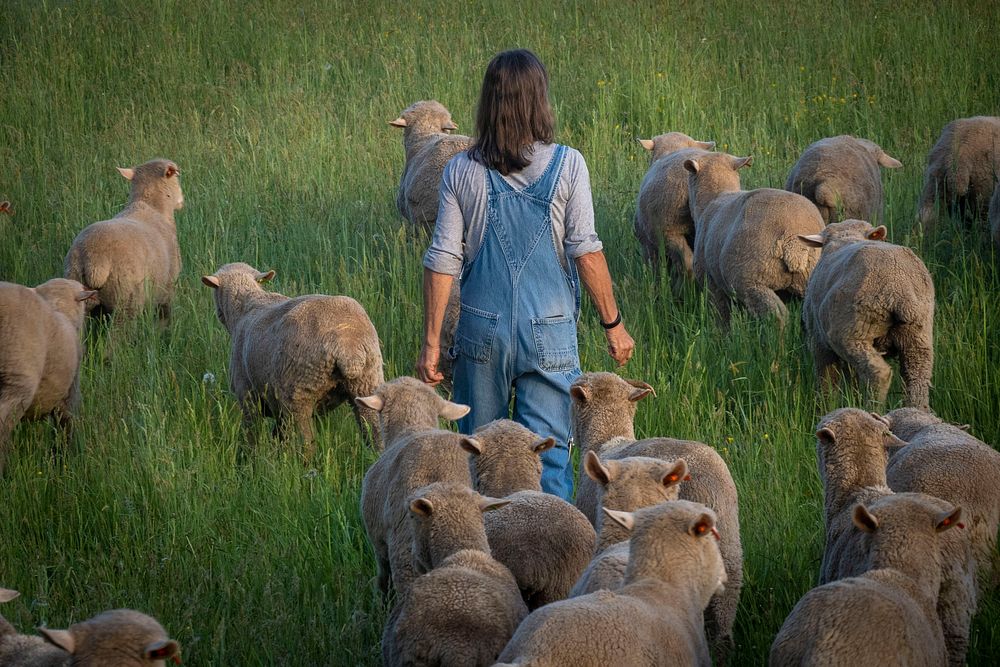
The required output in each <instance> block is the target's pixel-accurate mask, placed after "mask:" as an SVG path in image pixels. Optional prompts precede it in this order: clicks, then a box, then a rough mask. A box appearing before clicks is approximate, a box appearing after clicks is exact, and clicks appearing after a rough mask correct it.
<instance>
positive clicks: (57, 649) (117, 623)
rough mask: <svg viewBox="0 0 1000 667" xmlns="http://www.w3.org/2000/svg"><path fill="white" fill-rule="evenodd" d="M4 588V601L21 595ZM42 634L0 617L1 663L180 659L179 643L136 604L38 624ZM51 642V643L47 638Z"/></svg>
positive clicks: (156, 664)
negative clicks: (67, 622)
mask: <svg viewBox="0 0 1000 667" xmlns="http://www.w3.org/2000/svg"><path fill="white" fill-rule="evenodd" d="M17 595H18V593H17V592H16V591H10V590H6V589H0V602H6V601H7V600H12V599H14V598H15V597H17ZM38 631H39V632H40V633H41V635H42V636H41V637H32V636H27V635H18V634H16V633H15V632H14V628H13V627H11V625H10V624H9V623H7V621H5V620H3V618H2V617H0V664H2V665H4V666H5V667H19V666H23V667H57V666H58V667H69V666H70V665H73V666H74V667H105V666H107V665H115V666H116V667H128V665H143V666H149V667H163V666H164V665H166V661H167V660H171V661H173V662H176V663H177V664H180V661H181V659H180V645H179V644H178V643H177V642H176V641H174V640H173V639H170V637H169V635H167V632H166V630H164V629H163V626H162V625H160V624H159V623H158V622H157V621H156V619H154V618H152V617H151V616H147V615H146V614H143V613H141V612H138V611H133V610H132V609H114V610H112V611H105V612H103V613H100V614H98V615H97V616H94V617H93V618H91V619H89V620H86V621H83V622H81V623H74V624H73V625H71V626H70V627H69V629H68V630H54V629H50V628H39V630H38ZM45 642H48V643H45Z"/></svg>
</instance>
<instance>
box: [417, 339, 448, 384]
mask: <svg viewBox="0 0 1000 667" xmlns="http://www.w3.org/2000/svg"><path fill="white" fill-rule="evenodd" d="M440 358H441V348H440V347H438V346H437V345H428V344H427V343H424V346H423V348H421V350H420V358H419V359H417V367H416V371H417V377H419V378H420V379H421V380H423V381H424V382H426V383H427V384H429V385H431V386H432V387H433V386H434V385H436V384H439V383H440V382H441V381H442V380H444V375H442V374H441V371H439V370H438V361H439V360H440Z"/></svg>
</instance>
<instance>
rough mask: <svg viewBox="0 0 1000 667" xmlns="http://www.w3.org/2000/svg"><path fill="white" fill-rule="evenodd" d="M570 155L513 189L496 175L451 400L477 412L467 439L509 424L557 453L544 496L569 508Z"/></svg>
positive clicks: (572, 365) (465, 276) (473, 267)
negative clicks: (555, 203) (560, 221)
mask: <svg viewBox="0 0 1000 667" xmlns="http://www.w3.org/2000/svg"><path fill="white" fill-rule="evenodd" d="M565 155H566V147H565V146H557V147H556V150H555V154H554V155H553V157H552V160H551V161H550V162H549V164H548V166H547V167H546V169H545V172H544V173H543V174H542V175H541V176H540V177H539V179H538V180H537V181H535V182H534V183H532V184H531V185H529V186H528V187H526V188H525V189H523V190H515V189H514V188H513V187H511V185H510V184H509V183H507V181H506V180H504V178H503V177H502V176H501V175H500V174H499V172H496V171H494V170H492V169H487V170H486V185H487V187H488V192H489V200H488V201H489V203H488V206H487V219H486V230H485V232H484V233H483V243H482V245H481V246H480V249H479V251H478V252H477V254H476V256H475V257H473V258H471V260H470V261H468V262H467V263H466V264H465V266H464V267H463V270H462V278H461V285H462V297H461V305H462V309H461V314H460V316H459V320H458V328H457V330H456V332H455V350H454V353H455V354H457V357H456V359H455V364H454V369H453V376H454V377H453V379H454V397H453V398H454V400H455V401H456V402H458V403H464V404H466V405H469V406H471V408H472V410H471V412H469V414H468V415H466V416H465V417H464V418H463V419H461V420H460V421H459V424H458V425H459V430H460V431H461V432H462V433H465V434H470V433H472V432H473V431H474V430H475V429H477V428H479V427H480V426H482V425H483V424H486V423H488V422H490V421H493V420H494V419H502V418H508V417H510V400H511V394H512V392H513V397H514V412H513V419H514V420H515V421H517V422H518V423H520V424H522V425H524V426H525V427H527V428H529V429H531V430H532V431H534V432H535V433H537V434H538V435H540V436H541V437H543V438H545V437H549V436H551V437H553V438H555V440H556V446H555V447H553V448H552V449H550V450H548V451H546V452H544V453H543V454H542V489H543V490H545V491H546V492H548V493H552V494H555V495H557V496H560V497H562V498H564V499H567V500H569V499H570V497H571V495H572V491H573V466H572V464H571V462H570V460H569V445H568V443H569V438H570V397H569V386H570V383H572V382H573V380H574V379H575V378H576V377H577V376H578V375H580V359H579V354H578V350H577V340H576V320H577V317H578V316H579V305H580V288H579V281H578V279H577V275H576V265H575V264H574V263H573V261H572V260H571V259H569V258H567V261H566V264H567V268H566V269H564V268H563V266H562V262H561V261H560V259H559V255H558V253H557V252H556V248H555V245H554V243H553V238H552V219H551V205H552V197H553V196H554V194H555V190H556V185H557V183H558V182H559V176H560V173H561V172H562V166H563V162H564V159H565Z"/></svg>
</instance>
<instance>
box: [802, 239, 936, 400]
mask: <svg viewBox="0 0 1000 667" xmlns="http://www.w3.org/2000/svg"><path fill="white" fill-rule="evenodd" d="M885 234H886V230H885V227H882V226H879V227H875V228H873V227H872V226H871V225H870V224H868V223H867V222H863V221H861V220H847V221H845V222H840V223H834V224H832V225H830V226H829V227H827V228H825V229H824V230H823V231H822V232H821V233H820V234H816V235H810V236H802V237H801V238H802V240H803V241H804V242H805V243H809V244H811V245H814V246H816V247H822V248H823V252H822V255H821V256H820V260H819V264H817V265H816V268H815V270H813V273H812V276H811V277H810V278H809V285H808V286H807V287H806V296H805V300H804V302H803V304H802V323H803V325H804V328H805V332H806V338H807V341H808V343H809V348H810V350H811V351H812V355H813V361H814V363H815V366H816V378H817V381H818V382H819V383H820V385H821V386H822V387H824V388H829V387H830V386H832V385H833V384H835V382H836V380H837V367H838V366H840V367H842V368H845V369H849V370H850V371H852V372H853V374H854V375H855V376H856V377H857V378H858V380H859V381H860V383H861V385H862V386H863V387H864V388H865V389H866V390H867V392H868V393H869V394H870V395H871V397H872V398H873V399H875V400H876V401H878V402H879V403H880V404H881V403H883V402H884V401H885V399H886V396H887V395H888V393H889V385H890V383H891V381H892V369H891V368H890V367H889V364H887V363H886V361H885V357H898V358H899V370H900V374H901V375H902V376H903V383H904V385H905V388H906V403H907V405H910V406H915V407H919V408H926V407H928V406H929V405H930V386H931V373H932V371H933V368H934V335H933V334H934V282H933V281H932V280H931V274H930V273H929V272H928V271H927V267H926V266H924V263H923V262H922V261H920V258H919V257H917V256H916V254H914V252H913V251H912V250H910V249H909V248H906V247H903V246H898V245H894V244H892V243H887V242H885Z"/></svg>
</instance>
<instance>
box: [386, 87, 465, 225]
mask: <svg viewBox="0 0 1000 667" xmlns="http://www.w3.org/2000/svg"><path fill="white" fill-rule="evenodd" d="M389 124H390V125H393V126H395V127H401V128H403V148H404V149H405V151H406V165H405V166H404V167H403V175H402V177H401V178H400V179H399V193H398V194H397V195H396V208H397V209H398V210H399V214H400V215H401V216H403V217H404V218H406V219H407V220H408V221H409V222H410V224H411V225H412V226H413V227H418V226H419V227H422V228H423V229H425V230H432V229H434V223H435V222H436V221H437V213H438V189H439V188H440V186H441V174H442V173H444V166H445V165H446V164H448V160H450V159H451V158H452V157H453V156H455V154H457V153H460V152H462V151H464V150H468V149H469V148H470V147H471V146H472V139H470V138H469V137H466V136H462V135H458V134H456V135H452V134H450V132H451V131H452V130H457V129H458V126H457V125H455V123H453V122H452V120H451V114H450V113H449V112H448V110H447V109H446V108H445V107H444V105H442V104H441V103H440V102H437V101H436V100H425V101H421V102H415V103H414V104H411V105H410V106H409V107H407V108H406V109H404V110H403V112H402V113H401V114H399V118H397V119H396V120H390V121H389Z"/></svg>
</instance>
